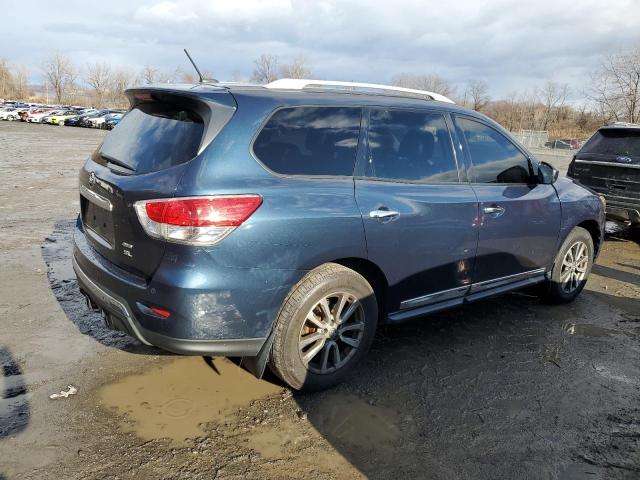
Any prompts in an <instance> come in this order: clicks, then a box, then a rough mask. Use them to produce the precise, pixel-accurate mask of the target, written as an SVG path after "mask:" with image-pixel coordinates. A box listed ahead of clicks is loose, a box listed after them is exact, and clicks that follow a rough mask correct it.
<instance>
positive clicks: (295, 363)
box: [269, 263, 378, 390]
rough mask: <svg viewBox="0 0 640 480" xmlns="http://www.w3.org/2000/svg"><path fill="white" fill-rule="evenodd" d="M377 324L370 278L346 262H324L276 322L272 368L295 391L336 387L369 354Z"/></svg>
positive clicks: (294, 291) (306, 278)
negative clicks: (324, 304) (345, 263)
mask: <svg viewBox="0 0 640 480" xmlns="http://www.w3.org/2000/svg"><path fill="white" fill-rule="evenodd" d="M343 299H344V301H343V302H341V301H342V300H343ZM323 300H324V301H326V307H328V312H329V315H328V316H327V314H326V313H325V312H327V308H323V306H322V303H324V302H323ZM340 305H342V308H339V306H340ZM340 311H341V312H342V313H340ZM341 316H342V319H340V317H341ZM335 317H338V318H337V319H336V318H335ZM310 319H311V320H310ZM327 319H328V320H327ZM325 320H327V321H325ZM335 320H338V321H337V322H336V321H335ZM377 323H378V303H377V301H376V296H375V293H374V291H373V288H371V285H370V284H369V282H367V280H365V278H364V277H363V276H362V275H360V274H359V273H357V272H355V271H353V270H351V269H349V268H346V267H344V266H342V265H338V264H336V263H327V264H324V265H321V266H320V267H318V268H316V269H315V270H312V271H311V272H309V273H308V274H307V275H305V276H304V278H303V279H302V280H301V281H300V282H299V283H298V284H297V285H295V286H294V287H293V288H292V289H291V291H290V292H289V294H288V295H287V298H286V299H285V301H284V303H283V305H282V308H281V310H280V313H279V315H278V318H277V319H276V322H275V325H274V332H273V335H274V340H273V345H272V348H271V354H270V358H269V368H270V369H271V370H272V371H273V373H275V374H276V375H277V376H278V377H279V378H280V379H281V380H282V381H283V382H285V383H286V384H288V385H289V386H291V387H292V388H294V389H296V390H323V389H326V388H329V387H332V386H334V385H336V384H338V383H340V382H342V381H343V380H344V379H345V378H346V377H347V376H348V375H349V374H350V372H351V371H352V370H353V369H354V368H355V367H356V365H357V364H358V363H359V362H360V361H361V360H362V358H364V356H365V355H366V353H367V351H368V350H369V348H370V347H371V342H372V341H373V337H374V335H375V331H376V327H377ZM305 341H306V342H307V343H306V344H304V342H305ZM303 344H304V345H303ZM314 351H315V353H314ZM336 351H337V352H338V353H337V354H336ZM325 352H326V353H325ZM305 356H307V357H308V358H306V359H303V357H305ZM325 359H326V360H325Z"/></svg>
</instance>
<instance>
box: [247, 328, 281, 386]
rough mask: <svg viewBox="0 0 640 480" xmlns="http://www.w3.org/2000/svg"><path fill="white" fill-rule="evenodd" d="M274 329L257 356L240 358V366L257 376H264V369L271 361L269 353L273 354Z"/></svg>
mask: <svg viewBox="0 0 640 480" xmlns="http://www.w3.org/2000/svg"><path fill="white" fill-rule="evenodd" d="M273 339H274V335H273V330H272V331H271V333H270V334H269V336H268V337H267V340H266V341H265V342H264V345H262V348H261V349H260V351H259V352H258V355H256V356H255V357H242V358H241V359H240V366H241V367H242V368H244V369H245V370H246V371H247V372H249V373H252V374H253V375H255V377H256V378H262V376H263V375H264V371H265V369H266V368H267V362H268V361H269V355H270V354H271V346H272V345H273Z"/></svg>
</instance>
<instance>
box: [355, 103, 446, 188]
mask: <svg viewBox="0 0 640 480" xmlns="http://www.w3.org/2000/svg"><path fill="white" fill-rule="evenodd" d="M368 138H369V157H368V161H367V170H366V176H367V177H372V178H380V179H385V180H398V181H403V180H404V181H413V182H420V183H443V182H444V183H448V182H458V170H457V168H456V162H455V159H454V156H453V149H452V147H451V138H450V136H449V130H448V129H447V125H446V123H445V121H444V117H443V116H442V115H441V114H439V113H429V112H418V111H405V110H372V111H371V116H370V118H369V134H368Z"/></svg>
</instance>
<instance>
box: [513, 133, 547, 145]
mask: <svg viewBox="0 0 640 480" xmlns="http://www.w3.org/2000/svg"><path fill="white" fill-rule="evenodd" d="M511 134H512V135H513V136H514V137H516V139H517V140H518V141H519V142H520V143H521V144H522V145H524V146H525V147H527V148H541V147H544V146H545V143H548V142H549V132H547V131H544V130H518V131H517V132H511Z"/></svg>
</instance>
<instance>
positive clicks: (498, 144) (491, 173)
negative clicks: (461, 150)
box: [456, 117, 531, 183]
mask: <svg viewBox="0 0 640 480" xmlns="http://www.w3.org/2000/svg"><path fill="white" fill-rule="evenodd" d="M456 125H457V128H458V134H459V135H462V136H464V138H465V139H466V141H467V147H468V150H469V155H470V156H471V163H472V165H473V166H472V167H471V170H470V172H469V173H470V180H471V181H472V182H474V183H528V182H529V181H530V180H531V174H530V172H529V160H527V157H525V156H524V155H523V154H522V152H521V151H520V150H519V149H518V148H516V146H515V145H514V144H513V143H511V141H510V140H509V139H507V138H506V137H505V136H504V135H502V134H501V133H500V132H498V131H497V130H494V129H493V128H491V127H488V126H486V125H483V124H482V123H480V122H475V121H473V120H469V119H466V118H459V117H458V118H457V119H456Z"/></svg>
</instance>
